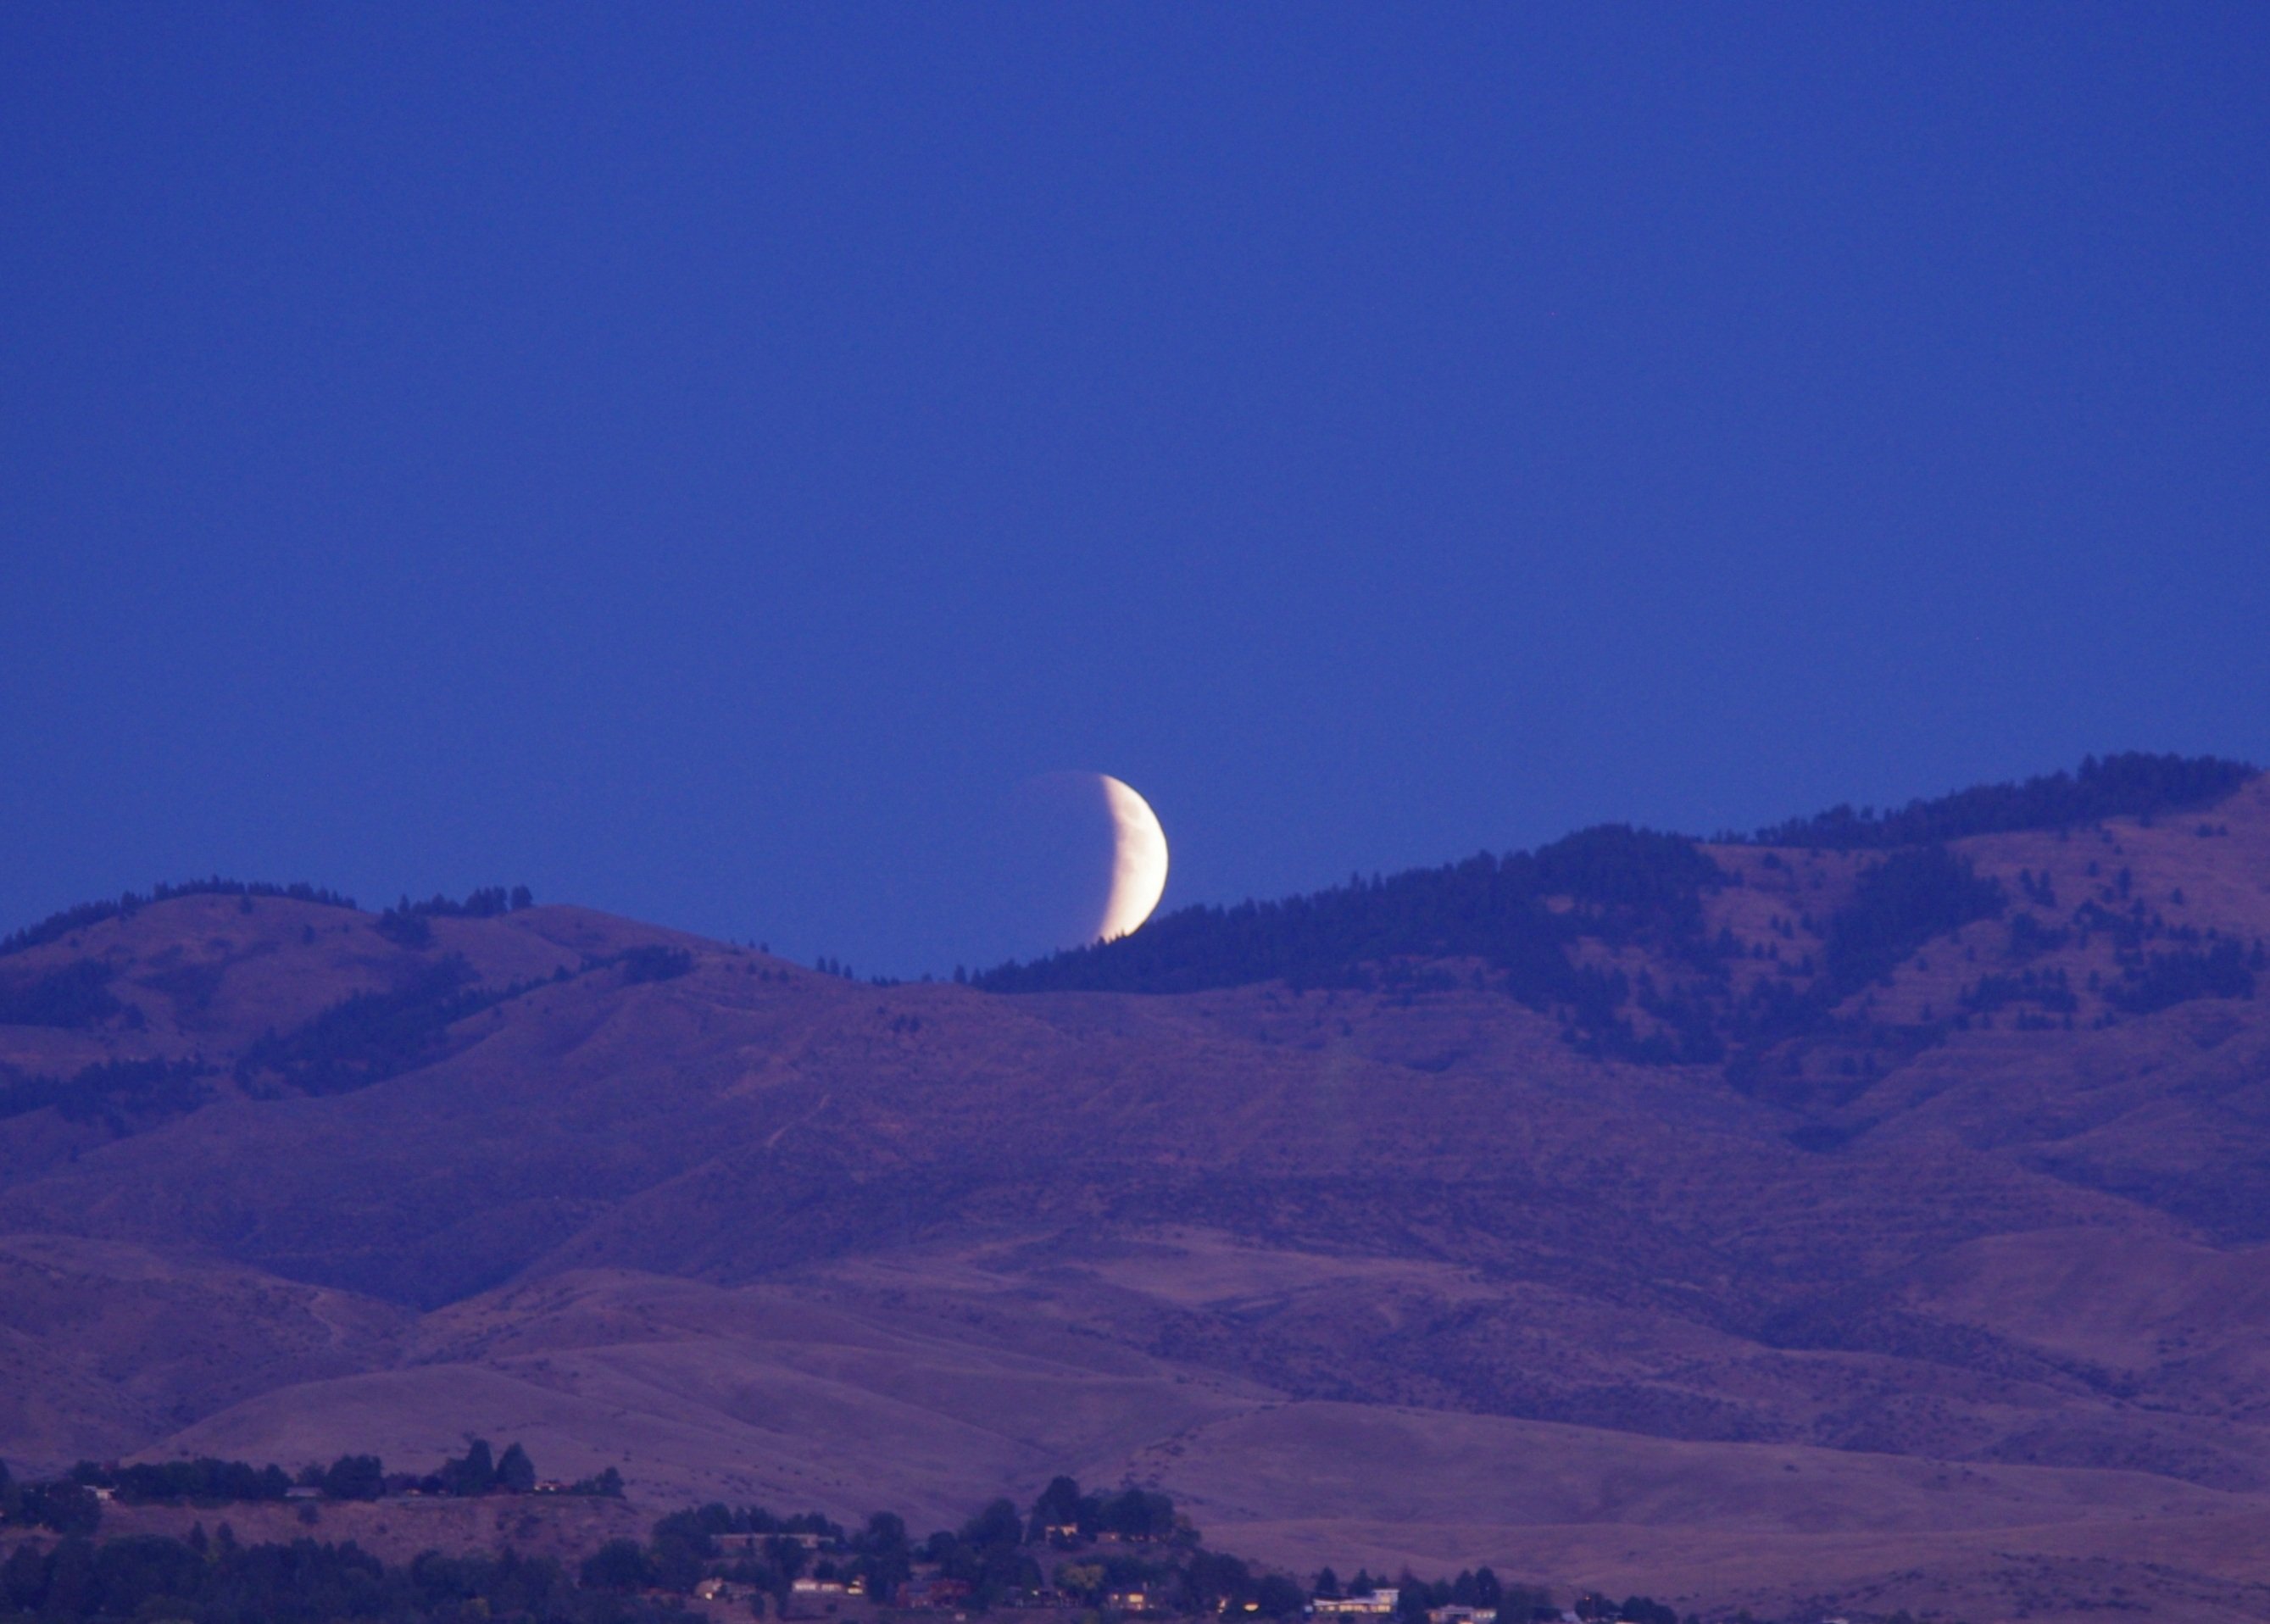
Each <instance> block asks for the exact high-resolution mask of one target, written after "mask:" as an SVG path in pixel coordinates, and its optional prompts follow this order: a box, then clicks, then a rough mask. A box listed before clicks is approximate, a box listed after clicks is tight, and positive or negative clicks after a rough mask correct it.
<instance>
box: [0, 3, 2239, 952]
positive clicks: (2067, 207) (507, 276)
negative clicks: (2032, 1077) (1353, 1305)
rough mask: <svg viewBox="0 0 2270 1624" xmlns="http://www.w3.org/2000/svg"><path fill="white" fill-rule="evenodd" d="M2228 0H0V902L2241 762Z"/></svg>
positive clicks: (1363, 842)
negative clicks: (2158, 760)
mask: <svg viewBox="0 0 2270 1624" xmlns="http://www.w3.org/2000/svg"><path fill="white" fill-rule="evenodd" d="M0 75H4V79H0V221H4V228H0V389H4V392H5V393H4V400H5V408H6V409H5V412H4V417H0V751H4V755H5V771H4V775H0V840H4V842H5V847H6V851H7V860H6V862H5V864H4V865H0V930H4V929H6V928H9V927H12V926H13V925H15V924H19V923H25V922H26V921H28V920H30V919H32V918H33V917H36V916H40V915H42V914H44V913H47V912H48V911H50V910H52V909H54V908H59V907H62V906H64V905H66V904H69V903H71V902H75V901H82V900H85V899H86V898H89V897H92V896H96V895H100V894H115V892H117V891H119V890H120V889H122V888H123V887H127V886H134V887H137V888H140V887H143V886H147V885H148V884H149V883H150V882H152V880H156V879H180V878H184V877H187V876H190V875H197V874H204V873H210V872H212V871H221V872H223V873H227V874H232V875H238V876H243V877H249V878H259V879H279V880H280V879H310V880H313V881H315V882H317V883H319V884H326V885H330V886H337V887H338V888H340V889H343V890H345V891H349V892H351V893H352V894H356V895H357V896H359V897H360V898H361V899H362V900H363V901H365V902H366V903H375V902H380V901H390V900H391V899H392V898H393V897H394V896H395V895H396V894H399V893H402V892H410V893H413V894H421V895H422V894H430V893H432V892H434V891H436V890H443V889H446V890H449V891H450V892H452V893H459V892H463V891H464V890H465V889H467V888H469V887H471V886H477V885H483V884H487V883H490V882H493V881H494V882H501V883H506V884H512V883H517V882H522V881H525V882H526V883H527V884H529V885H530V886H533V887H534V888H535V889H536V891H537V893H538V896H539V897H540V898H541V899H543V900H545V901H583V902H588V903H590V904H593V905H596V906H598V907H603V908H611V909H614V910H617V911H619V912H623V913H627V914H632V915H636V916H641V917H644V918H649V919H654V920H657V921H661V922H664V923H671V924H675V925H680V926H684V927H686V928H689V929H694V930H698V931H705V932H708V933H712V934H716V935H730V936H732V937H735V938H762V939H765V940H767V941H768V942H769V943H770V944H771V945H773V946H774V947H775V949H778V950H781V951H783V952H787V953H792V954H794V955H796V956H798V957H802V958H807V959H808V958H810V957H812V956H813V955H815V954H820V953H828V954H832V955H835V956H837V957H839V958H847V959H849V960H851V961H852V963H853V964H854V965H855V966H856V967H857V968H858V969H859V970H860V971H861V972H862V973H864V972H866V971H869V970H871V969H872V970H877V971H886V972H891V973H895V974H902V975H911V974H916V973H919V972H921V971H924V970H932V971H938V972H941V973H943V972H945V971H947V970H950V969H951V968H952V967H953V965H954V964H955V963H957V962H968V963H970V964H973V965H975V964H977V963H980V962H988V961H990V960H992V959H995V958H998V957H999V956H1000V955H1001V953H1002V951H1003V950H1004V946H1005V945H1008V944H1013V940H1014V938H1015V936H1016V931H1017V930H1018V929H1019V928H1020V926H1019V922H1017V921H1015V920H1013V919H1009V918H1007V917H1005V915H1004V912H1003V905H1002V904H1001V902H1000V901H999V900H998V897H997V895H996V894H995V891H994V889H993V886H991V884H990V881H989V880H988V879H986V878H985V876H986V874H987V865H986V864H985V863H984V862H983V861H981V860H980V859H979V857H978V856H977V855H976V854H977V853H978V852H979V851H980V849H981V848H983V847H984V846H985V845H986V843H987V842H988V841H989V839H990V833H989V832H990V831H991V830H993V829H994V828H996V827H998V825H997V823H996V822H995V819H996V815H997V813H996V809H997V808H998V805H999V804H1000V801H1001V798H1002V797H1003V796H1005V794H1006V793H1008V792H1009V791H1010V790H1012V789H1013V788H1014V786H1016V785H1017V784H1018V783H1020V782H1022V781H1024V780H1025V779H1027V778H1028V777H1029V776H1030V775H1034V774H1037V773H1042V772H1045V771H1049V770H1051V769H1057V768H1092V769H1095V770H1100V771H1106V772H1110V773H1114V774H1116V775H1119V776H1120V777H1122V778H1124V779H1126V780H1127V781H1128V782H1131V783H1132V784H1134V785H1135V786H1136V787H1137V788H1138V789H1139V790H1142V791H1144V793H1145V794H1146V795H1147V796H1148V797H1150V798H1151V800H1152V801H1153V802H1154V804H1155V805H1156V806H1157V808H1158V810H1159V812H1160V814H1161V817H1162V819H1164V821H1165V824H1166V827H1167V830H1168V836H1169V839H1170V840H1171V841H1172V842H1173V846H1174V853H1175V861H1176V868H1175V871H1174V876H1173V879H1172V881H1171V882H1170V885H1169V886H1168V895H1167V905H1168V906H1169V907H1172V906H1176V905H1177V904H1180V903H1185V902H1191V901H1235V900H1236V899H1238V898H1241V897H1244V896H1247V895H1250V894H1262V895H1271V894H1282V893H1286V892H1289V891H1294V890H1304V889H1309V888H1314V887H1316V886H1322V885H1326V884H1330V883H1332V882H1334V881H1337V880H1339V879H1344V878H1345V877H1346V874H1347V873H1348V872H1349V871H1350V870H1352V869H1356V868H1361V869H1362V870H1364V871H1371V870H1375V869H1380V870H1392V869H1395V868H1398V867H1406V866H1410V865H1413V864H1422V863H1427V864H1431V863H1436V862H1441V861H1444V860H1447V859H1450V858H1453V857H1457V856H1464V855H1465V854H1468V853H1470V852H1472V851H1474V850H1476V849H1480V848H1483V847H1488V848H1491V849H1508V848H1510V847H1515V846H1527V845H1532V844H1535V843H1537V842H1541V841H1544V840H1547V839H1551V838H1553V837H1554V836H1556V835H1558V834H1562V833H1564V832H1566V831H1567V830H1569V829H1570V828H1573V827H1578V826H1581V825H1584V824H1586V823H1591V822H1598V821H1601V820H1605V819H1617V820H1633V821H1640V822H1645V823H1651V824H1655V825H1658V826H1660V827H1673V828H1680V829H1685V830H1690V831H1695V832H1708V831H1710V830H1712V829H1715V828H1719V827H1730V826H1732V827H1749V826H1753V825H1755V824H1757V823H1760V822H1762V821H1765V820H1768V819H1774V818H1778V817H1780V816H1783V815H1784V814H1788V813H1792V812H1804V811H1810V810H1814V809H1816V808H1818V807H1819V806H1821V805H1827V804H1829V803H1833V802H1836V801H1842V800H1851V801H1855V802H1873V803H1883V802H1888V801H1898V800H1904V799H1906V798H1908V797H1911V796H1915V795H1918V794H1926V793H1935V792H1938V791H1940V790H1947V789H1951V788H1955V787H1957V786H1959V785H1962V784H1964V783H1968V782H1974V781H1977V780H1980V779H1987V778H1999V777H2008V776H2013V775H2022V774H2025V773H2029V772H2034V771H2041V770H2047V769H2051V768H2057V767H2060V766H2070V765H2072V764H2073V763H2074V762H2076V761H2077V760H2079V758H2080V757H2081V755H2082V754H2083V753H2087V752H2090V751H2097V752H2103V751H2108V750H2118V749H2125V748H2146V749H2155V750H2179V751H2184V752H2186V753H2192V752H2214V753H2223V754H2232V755H2240V756H2245V757H2249V758H2251V759H2255V760H2264V759H2270V704H2266V701H2270V531H2266V524H2265V520H2266V515H2270V434H2266V429H2270V392H2266V387H2265V386H2266V380H2270V300H2266V298H2265V293H2266V287H2265V283H2266V269H2270V118H2266V115H2270V9H2266V8H2264V7H2262V6H2260V5H2259V4H2232V5H2224V6H2218V5H2182V4H2177V5H2156V4H2136V5H2133V6H2125V7H2104V6H2088V5H2076V4H2054V5H2036V6H2029V5H1998V6H1988V7H1980V6H1972V5H1962V6H1925V5H1900V6H1875V7H1859V6H1820V5H1810V4H1792V5H1786V6H1772V7H1754V6H1733V5H1716V6H1708V7H1694V6H1683V5H1627V6H1591V5H1584V6H1579V5H1575V4H1569V5H1560V6H1504V5H1491V6H1483V7H1458V6H1433V7H1387V6H1378V5H1362V6H1355V5H1351V6H1323V5H1302V6H1272V5H1248V6H1237V7H1226V6H1205V7H1196V6H1172V7H1170V6H1111V7H1099V6H1090V5H1067V4H1042V5H1034V6H1030V7H1005V6H967V5H965V6H935V7H934V6H916V5H904V6H854V5H830V6H824V7H810V6H797V7H775V8H763V7H741V6H726V5H687V6H668V7H638V6H628V5H625V6H619V7H612V8H601V7H582V6H573V5H545V6H542V7H536V6H522V7H509V6H508V7H501V8H466V7H461V6H449V7H444V6H431V7H418V6H412V5H386V6H366V7H353V8H349V7H342V6H304V5H299V4H290V5H286V4H271V5H263V6H225V5H218V4H216V5H198V6H155V5H152V6H125V5H117V6H85V5H79V4H15V5H11V6H10V7H8V8H7V9H6V10H5V11H0Z"/></svg>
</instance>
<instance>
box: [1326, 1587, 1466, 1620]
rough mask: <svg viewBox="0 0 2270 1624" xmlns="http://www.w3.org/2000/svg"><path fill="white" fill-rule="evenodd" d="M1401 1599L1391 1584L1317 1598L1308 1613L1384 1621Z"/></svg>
mask: <svg viewBox="0 0 2270 1624" xmlns="http://www.w3.org/2000/svg"><path fill="white" fill-rule="evenodd" d="M1402 1598H1403V1592H1402V1591H1400V1590H1398V1589H1397V1588H1396V1587H1395V1586H1394V1585H1388V1586H1387V1587H1386V1588H1385V1589H1384V1590H1376V1591H1367V1592H1366V1593H1364V1594H1363V1595H1361V1596H1319V1597H1318V1598H1317V1599H1316V1600H1315V1601H1313V1602H1310V1603H1309V1612H1311V1613H1317V1614H1319V1615H1320V1616H1322V1617H1325V1618H1344V1619H1345V1618H1357V1619H1384V1618H1390V1617H1392V1616H1393V1615H1394V1613H1395V1604H1396V1603H1397V1602H1398V1601H1400V1600H1401V1599H1402ZM1492 1616H1493V1617H1495V1614H1493V1615H1492Z"/></svg>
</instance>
